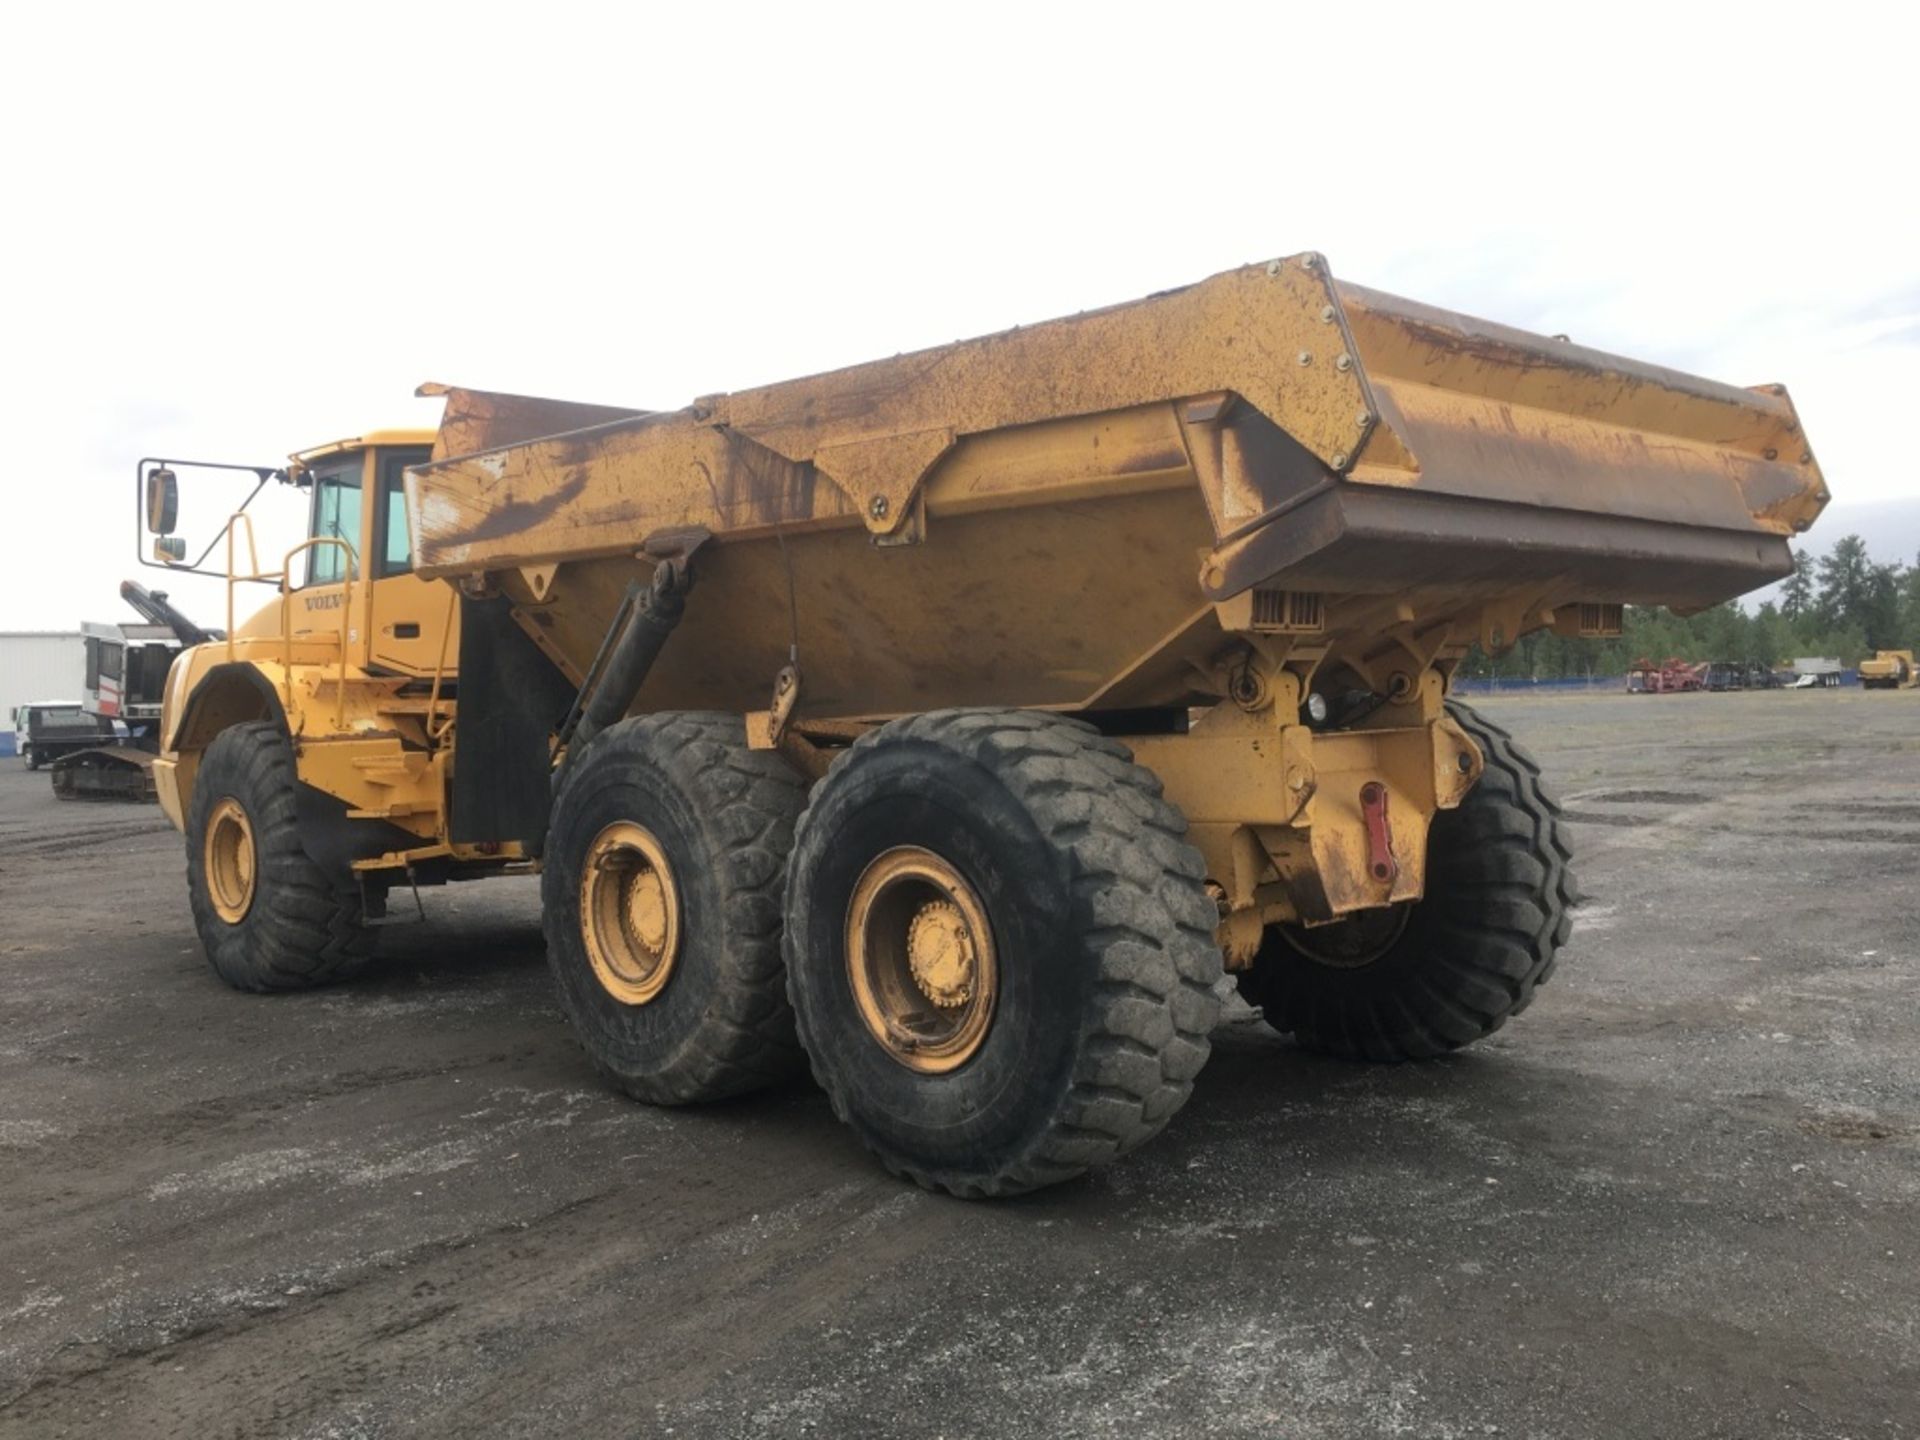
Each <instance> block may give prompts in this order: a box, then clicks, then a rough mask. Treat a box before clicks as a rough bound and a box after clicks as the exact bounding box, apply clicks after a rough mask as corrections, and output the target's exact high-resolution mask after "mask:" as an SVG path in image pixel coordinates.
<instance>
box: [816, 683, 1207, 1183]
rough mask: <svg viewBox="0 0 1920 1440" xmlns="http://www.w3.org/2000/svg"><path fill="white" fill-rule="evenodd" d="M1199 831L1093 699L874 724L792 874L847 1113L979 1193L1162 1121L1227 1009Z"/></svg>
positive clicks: (822, 792) (822, 1064)
mask: <svg viewBox="0 0 1920 1440" xmlns="http://www.w3.org/2000/svg"><path fill="white" fill-rule="evenodd" d="M1185 833H1186V822H1185V820H1184V819H1183V818H1182V816H1181V815H1180V813H1179V811H1177V810H1176V809H1174V807H1173V806H1171V805H1169V804H1168V803H1167V802H1166V801H1165V800H1163V799H1162V798H1161V795H1160V783H1159V781H1158V780H1157V779H1155V778H1154V776H1153V775H1152V774H1151V773H1150V772H1148V771H1146V770H1144V769H1142V768H1141V767H1140V766H1138V765H1135V764H1133V763H1132V759H1131V757H1130V755H1129V754H1128V752H1127V750H1126V748H1125V747H1124V746H1122V745H1120V744H1119V743H1118V742H1116V741H1113V740H1108V739H1104V738H1102V737H1101V736H1100V735H1099V734H1097V733H1096V732H1095V731H1094V730H1093V729H1092V728H1091V727H1089V726H1085V725H1082V724H1080V723H1079V722H1077V721H1073V720H1067V719H1063V718H1061V717H1058V716H1052V715H1043V714H1037V713H1032V712H1025V711H994V710H946V711H935V712H932V713H929V714H925V715H918V716H914V717H911V718H909V719H904V720H897V721H894V722H893V723H891V724H888V725H885V726H882V727H881V728H879V729H878V730H875V731H871V732H869V733H868V734H867V735H865V736H863V737H862V738H861V739H860V740H859V741H857V742H856V743H855V744H854V745H853V746H851V747H850V748H849V749H848V750H847V751H846V752H845V753H843V754H842V755H841V756H840V757H839V758H838V759H837V760H836V761H835V762H834V765H833V769H832V770H831V772H830V773H829V774H828V775H827V777H826V779H824V780H822V781H821V782H820V783H819V785H818V786H816V787H815V790H814V793H813V796H812V799H811V802H810V803H809V805H808V807H807V811H806V814H805V816H804V817H802V819H801V822H800V828H799V833H798V836H797V838H796V840H795V842H794V852H793V862H792V864H791V866H790V867H789V869H788V877H787V922H786V951H787V975H788V984H789V986H790V988H791V991H792V995H793V1007H794V1012H795V1015H796V1017H797V1019H798V1022H799V1028H800V1040H801V1043H802V1044H803V1045H804V1046H805V1048H806V1052H807V1055H808V1057H809V1058H810V1059H811V1061H812V1062H813V1073H814V1076H815V1078H816V1079H817V1080H818V1081H819V1082H820V1085H821V1087H822V1088H823V1089H825V1090H826V1092H827V1095H828V1097H829V1098H830V1099H831V1101H832V1102H833V1108H834V1113H835V1114H837V1115H838V1116H839V1117H840V1119H841V1120H842V1121H844V1122H845V1123H846V1124H847V1125H849V1126H850V1127H852V1129H853V1130H854V1131H855V1132H856V1133H857V1134H858V1135H859V1136H860V1138H861V1140H862V1141H863V1142H864V1143H865V1144H866V1145H867V1147H868V1148H869V1149H870V1150H872V1151H873V1152H874V1154H876V1155H877V1156H878V1157H879V1158H880V1160H881V1162H882V1163H883V1164H884V1165H886V1167H887V1168H888V1169H889V1170H891V1171H893V1172H894V1173H895V1174H897V1175H901V1176H904V1177H906V1178H908V1179H911V1180H913V1181H915V1182H916V1183H918V1184H920V1185H923V1186H926V1187H928V1188H930V1189H937V1190H944V1191H947V1192H949V1193H951V1194H954V1195H959V1196H963V1197H968V1198H971V1197H979V1196H989V1195H1011V1194H1016V1193H1019V1192H1021V1191H1025V1190H1033V1189H1036V1188H1038V1187H1040V1186H1043V1185H1050V1184H1054V1183H1056V1182H1058V1181H1061V1180H1066V1179H1070V1178H1072V1177H1073V1176H1075V1175H1078V1174H1080V1173H1081V1172H1082V1171H1085V1170H1087V1169H1088V1168H1090V1167H1093V1166H1097V1165H1102V1164H1105V1163H1106V1162H1108V1161H1110V1160H1113V1159H1114V1158H1116V1157H1117V1156H1120V1155H1123V1154H1125V1153H1127V1152H1128V1151H1130V1150H1132V1149H1134V1148H1135V1147H1136V1146H1138V1145H1140V1144H1142V1143H1143V1142H1145V1141H1146V1140H1148V1139H1150V1138H1151V1137H1152V1136H1154V1135H1156V1134H1158V1133H1159V1132H1160V1130H1161V1129H1162V1128H1163V1127H1164V1126H1165V1125H1166V1123H1167V1121H1168V1120H1169V1119H1170V1118H1171V1117H1172V1115H1173V1114H1174V1112H1175V1111H1177V1110H1178V1109H1179V1108H1180V1106H1181V1105H1182V1104H1184V1103H1185V1101H1186V1099H1187V1097H1188V1095H1189V1094H1190V1093H1191V1092H1192V1089H1193V1080H1194V1077H1195V1076H1196V1075H1197V1074H1198V1073H1199V1072H1200V1068H1201V1066H1202V1065H1204V1064H1205V1063H1206V1059H1207V1054H1208V1049H1209V1041H1208V1036H1209V1034H1210V1033H1211V1031H1212V1029H1213V1025H1214V1021H1215V1019H1216V1018H1217V1016H1218V1013H1219V1002H1218V999H1217V997H1216V996H1215V994H1214V992H1213V988H1212V987H1213V985H1214V983H1215V981H1216V980H1217V979H1218V978H1219V976H1220V973H1221V960H1220V951H1219V949H1218V947H1217V946H1216V945H1215V944H1214V938H1213V931H1214V925H1215V922H1216V911H1215V908H1214V905H1213V903H1212V902H1211V901H1210V900H1209V899H1208V897H1207V893H1206V890H1205V887H1204V883H1203V881H1204V867H1203V864H1202V861H1201V858H1200V855H1199V853H1198V852H1197V851H1195V850H1194V849H1192V847H1190V846H1189V845H1187V844H1186V843H1185V840H1184V838H1183V837H1184V835H1185ZM902 857H906V858H905V860H904V861H903V859H902ZM902 864H907V865H909V866H911V865H919V866H920V867H921V869H920V872H919V873H920V874H922V875H925V874H933V875H936V876H937V877H938V878H937V879H935V880H934V881H931V882H929V881H926V880H924V879H917V878H913V877H912V875H911V874H908V872H906V871H899V870H898V867H899V866H901V865H902ZM895 873H899V874H906V875H907V878H904V879H900V880H899V881H898V883H897V884H896V883H894V882H892V881H888V880H886V877H887V876H888V875H890V874H895ZM876 876H879V877H881V881H879V882H876V880H875V879H874V877H876ZM880 883H884V884H891V885H893V888H892V889H890V890H888V889H881V890H876V889H875V888H874V887H875V885H876V884H880ZM876 895H877V896H878V897H879V898H872V897H874V896H876ZM889 897H897V899H898V903H894V901H893V900H892V899H889ZM982 926H984V929H985V931H986V933H985V934H984V935H983V934H981V933H980V932H981V929H982ZM890 937H891V938H890ZM956 937H957V941H956ZM956 943H957V944H958V945H959V946H960V947H961V948H962V949H963V950H964V952H965V956H966V958H965V960H964V962H963V963H962V964H960V965H959V966H958V967H956V966H954V965H952V964H950V963H949V961H950V959H951V956H952V955H953V953H954V946H955V944H956ZM890 947H891V948H890ZM889 953H892V954H894V955H895V956H896V957H902V956H903V957H905V963H901V962H900V960H899V959H897V958H896V960H895V961H894V962H891V970H889V969H888V962H886V960H885V957H886V955H887V954H889ZM943 967H944V968H943ZM889 974H891V975H892V976H893V977H894V978H893V979H892V980H889ZM915 986H917V987H918V989H919V996H918V997H917V998H916V995H915V991H914V987H915ZM876 996H879V997H882V998H881V999H879V1000H876V998H875V997H876ZM888 996H891V997H892V998H891V999H890V1000H888V999H887V998H886V997H888ZM973 1007H987V1011H988V1013H986V1014H985V1015H984V1017H981V1016H977V1015H976V1014H975V1011H974V1008H973ZM976 1019H977V1020H978V1023H977V1024H976V1023H974V1022H975V1020H976Z"/></svg>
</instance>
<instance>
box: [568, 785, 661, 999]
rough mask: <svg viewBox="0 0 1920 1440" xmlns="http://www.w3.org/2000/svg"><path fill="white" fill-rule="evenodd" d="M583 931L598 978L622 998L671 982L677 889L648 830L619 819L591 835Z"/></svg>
mask: <svg viewBox="0 0 1920 1440" xmlns="http://www.w3.org/2000/svg"><path fill="white" fill-rule="evenodd" d="M580 930H581V933H582V935H583V936H584V937H585V939H586V942H587V959H588V961H589V962H591V964H592V965H593V973H594V976H595V978H597V979H598V980H599V981H600V984H601V986H602V987H603V988H604V989H605V990H606V992H607V993H608V994H609V995H611V996H613V998H614V999H616V1000H618V1001H619V1002H620V1003H621V1004H623V1005H645V1004H646V1003H647V1002H648V1001H650V1000H652V999H654V998H655V997H656V996H658V995H659V994H660V992H661V991H662V990H664V989H665V988H666V984H667V981H668V980H669V979H671V978H672V976H673V962H674V959H675V957H677V956H678V954H679V953H680V892H679V889H678V888H677V887H676V886H675V884H674V881H673V870H672V868H671V867H670V866H669V865H668V864H667V852H666V851H665V850H663V849H662V848H661V846H660V841H659V840H658V839H657V838H655V836H654V834H653V832H652V831H651V830H648V829H646V828H645V827H644V826H640V825H635V824H632V823H630V822H628V821H625V820H621V821H617V822H615V823H614V824H612V825H609V826H607V828H606V829H604V830H602V831H601V832H600V833H599V834H598V835H597V836H595V837H594V841H593V844H592V845H591V846H589V847H588V849H587V863H586V869H585V871H584V873H583V874H582V875H581V877H580Z"/></svg>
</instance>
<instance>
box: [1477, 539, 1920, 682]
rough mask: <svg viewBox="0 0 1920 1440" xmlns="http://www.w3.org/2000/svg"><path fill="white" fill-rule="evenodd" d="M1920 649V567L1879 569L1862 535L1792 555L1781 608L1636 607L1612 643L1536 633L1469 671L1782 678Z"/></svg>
mask: <svg viewBox="0 0 1920 1440" xmlns="http://www.w3.org/2000/svg"><path fill="white" fill-rule="evenodd" d="M1916 649H1920V555H1916V556H1915V559H1914V564H1912V565H1910V566H1909V565H1902V564H1901V563H1900V562H1899V561H1897V560H1896V561H1894V562H1892V563H1891V564H1886V565H1876V564H1875V563H1874V562H1873V560H1872V559H1871V557H1869V556H1868V554H1867V545H1866V542H1865V541H1864V540H1862V539H1861V538H1860V537H1859V536H1858V535H1847V536H1843V537H1842V538H1841V539H1840V540H1839V541H1837V542H1836V543H1835V544H1834V547H1833V549H1832V550H1830V551H1829V552H1827V554H1825V555H1823V556H1821V557H1820V558H1819V559H1818V560H1815V559H1814V558H1812V557H1811V556H1809V555H1808V554H1807V552H1806V551H1805V550H1795V551H1794V552H1793V574H1792V575H1791V576H1790V577H1788V579H1787V580H1786V582H1785V584H1784V585H1782V587H1781V590H1780V598H1779V600H1778V601H1773V600H1768V601H1765V602H1764V603H1762V604H1760V605H1758V606H1756V607H1755V608H1754V609H1752V610H1745V609H1742V608H1741V606H1740V605H1739V603H1738V602H1737V601H1728V602H1727V603H1726V604H1724V605H1715V606H1714V607H1713V608H1711V609H1709V610H1702V611H1700V612H1699V613H1698V614H1694V615H1686V616H1681V615H1675V614H1673V613H1672V612H1671V611H1668V610H1663V609H1659V608H1651V609H1649V608H1643V607H1640V606H1632V605H1630V606H1628V607H1627V611H1626V615H1625V618H1624V620H1623V622H1622V624H1621V634H1620V636H1619V638H1618V639H1613V640H1579V639H1573V638H1570V637H1567V636H1564V635H1554V634H1551V633H1548V632H1537V633H1535V634H1532V635H1528V636H1527V637H1525V638H1524V639H1522V640H1521V641H1520V642H1519V643H1518V644H1517V645H1515V646H1514V647H1513V649H1512V650H1510V651H1508V652H1507V653H1506V654H1505V655H1501V656H1497V657H1490V656H1488V655H1485V654H1483V653H1482V652H1481V651H1480V650H1479V649H1478V648H1476V649H1475V650H1474V651H1473V652H1472V653H1471V654H1469V655H1468V657H1467V659H1466V662H1465V663H1464V664H1463V665H1462V667H1461V674H1462V675H1463V676H1468V677H1473V678H1487V677H1494V678H1500V679H1523V678H1524V679H1534V680H1559V679H1567V678H1571V677H1579V676H1613V675H1624V674H1626V672H1627V670H1628V669H1629V668H1630V667H1631V666H1632V665H1633V663H1634V662H1635V661H1636V660H1641V659H1646V660H1651V661H1653V662H1654V663H1655V664H1656V665H1657V664H1659V663H1660V662H1662V661H1664V660H1668V659H1673V658H1678V659H1681V660H1688V661H1699V660H1730V661H1733V662H1734V663H1736V664H1743V665H1752V664H1758V665H1765V666H1767V667H1769V668H1771V669H1778V668H1780V667H1782V666H1784V665H1787V664H1789V663H1791V662H1792V660H1793V659H1794V658H1795V657H1797V656H1801V655H1824V656H1831V657H1833V658H1835V659H1837V660H1839V661H1840V663H1841V664H1842V665H1848V666H1851V665H1854V664H1856V663H1857V662H1858V661H1859V660H1860V659H1861V657H1863V656H1866V655H1871V654H1872V653H1873V652H1874V651H1876V650H1916Z"/></svg>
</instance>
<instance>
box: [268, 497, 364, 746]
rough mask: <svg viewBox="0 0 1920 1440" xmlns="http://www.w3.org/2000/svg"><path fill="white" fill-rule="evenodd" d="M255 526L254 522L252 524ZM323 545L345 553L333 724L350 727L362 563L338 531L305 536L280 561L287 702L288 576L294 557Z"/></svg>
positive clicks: (289, 673) (290, 675)
mask: <svg viewBox="0 0 1920 1440" xmlns="http://www.w3.org/2000/svg"><path fill="white" fill-rule="evenodd" d="M248 528H249V530H251V528H252V527H251V526H249V527H248ZM321 545H333V546H337V547H338V548H339V549H340V551H341V552H342V554H343V557H344V558H343V563H342V564H341V567H340V679H339V682H338V683H337V684H336V685H335V686H334V687H333V728H334V732H335V733H336V734H338V733H339V732H341V731H343V730H345V729H346V728H347V653H348V649H349V646H350V643H351V642H350V641H349V639H348V636H350V635H351V634H352V633H353V632H352V625H353V576H354V571H355V570H356V569H357V568H358V566H359V563H360V562H359V560H358V559H357V558H356V557H355V555H354V553H353V546H351V545H349V544H348V543H347V542H346V541H345V540H342V539H341V538H340V537H339V536H337V535H316V536H314V537H313V538H312V539H311V540H302V541H301V542H300V543H299V544H298V545H296V546H294V547H293V548H292V549H291V550H289V551H287V555H286V558H285V559H284V560H282V561H281V562H280V593H281V605H280V640H281V645H282V647H283V650H284V653H285V656H286V659H285V664H284V667H283V672H284V674H285V675H286V686H287V696H286V705H287V708H288V709H289V710H291V709H292V708H293V605H292V603H291V600H292V595H291V593H290V592H289V591H288V590H287V577H288V576H290V575H292V574H293V557H294V556H296V555H298V554H300V553H301V552H302V551H304V550H313V549H316V548H318V547H319V546H321Z"/></svg>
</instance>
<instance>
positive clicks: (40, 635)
mask: <svg viewBox="0 0 1920 1440" xmlns="http://www.w3.org/2000/svg"><path fill="white" fill-rule="evenodd" d="M86 678H87V652H86V647H85V646H84V645H83V644H82V643H81V639H80V632H79V631H78V630H0V755H12V754H14V753H15V750H14V737H13V712H14V711H15V710H17V709H18V708H19V707H20V706H22V705H25V704H27V703H28V702H30V701H34V700H78V699H80V692H81V690H82V689H83V688H84V685H85V682H86Z"/></svg>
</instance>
